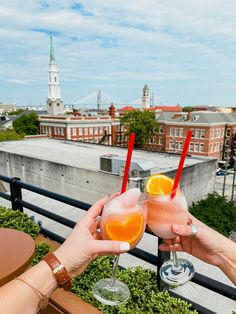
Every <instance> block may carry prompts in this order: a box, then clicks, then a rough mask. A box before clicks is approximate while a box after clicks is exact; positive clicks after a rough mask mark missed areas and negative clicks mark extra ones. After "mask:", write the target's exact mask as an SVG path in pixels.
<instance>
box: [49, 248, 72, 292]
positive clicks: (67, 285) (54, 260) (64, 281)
mask: <svg viewBox="0 0 236 314" xmlns="http://www.w3.org/2000/svg"><path fill="white" fill-rule="evenodd" d="M59 258H60V257H59ZM59 258H58V255H56V254H54V253H52V252H49V253H47V254H46V255H45V256H44V258H43V260H44V262H46V264H47V265H48V266H49V267H50V268H51V271H52V273H53V275H54V277H55V279H56V281H57V284H58V286H59V287H60V288H63V289H64V290H70V289H71V275H70V273H69V272H68V270H67V269H66V267H65V265H64V264H62V262H61V260H60V259H59Z"/></svg>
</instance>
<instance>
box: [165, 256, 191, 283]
mask: <svg viewBox="0 0 236 314" xmlns="http://www.w3.org/2000/svg"><path fill="white" fill-rule="evenodd" d="M159 272H160V276H161V279H162V280H163V281H164V282H165V283H167V284H169V285H172V286H180V285H183V284H185V283H186V282H188V281H189V280H191V279H192V278H193V275H194V267H193V264H192V263H190V262H189V261H187V260H185V259H182V258H179V259H178V265H175V264H174V260H173V259H170V260H169V261H167V262H165V263H164V264H163V265H162V266H161V268H160V271H159Z"/></svg>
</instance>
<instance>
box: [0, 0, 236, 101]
mask: <svg viewBox="0 0 236 314" xmlns="http://www.w3.org/2000/svg"><path fill="white" fill-rule="evenodd" d="M79 4H80V5H79ZM0 20H1V28H0V40H1V43H2V45H1V50H0V71H1V73H4V77H2V78H1V82H3V81H4V80H5V83H6V85H7V84H9V83H10V80H12V78H14V79H13V80H16V82H17V81H18V82H28V83H27V84H31V86H32V85H34V84H35V86H34V89H32V90H33V91H32V93H31V91H29V90H27V93H26V92H25V89H24V84H22V90H19V89H18V90H17V92H18V93H21V95H19V97H18V96H17V95H14V97H17V98H21V99H22V101H32V102H34V101H35V102H36V103H37V102H42V101H44V99H45V97H46V95H45V94H41V93H42V92H44V90H45V85H46V84H47V67H48V59H49V57H48V54H49V48H48V44H49V40H48V33H47V32H49V31H52V32H56V36H55V38H54V45H55V51H56V60H57V62H58V65H59V70H60V75H61V84H62V88H63V90H62V94H64V95H65V97H67V99H68V100H69V99H72V98H73V96H74V95H73V93H74V94H77V93H78V88H80V89H81V95H82V94H84V93H86V91H88V92H89V91H90V90H91V87H92V88H93V87H94V86H96V89H97V88H99V86H104V87H105V88H106V90H107V89H109V88H111V92H109V91H107V92H109V93H110V94H111V93H112V92H114V93H116V94H115V95H114V96H115V97H117V98H123V99H126V101H127V100H128V99H129V98H130V99H132V98H134V97H133V96H134V95H133V94H134V90H135V89H137V88H140V86H142V85H144V84H145V83H148V84H154V85H155V87H154V88H153V89H157V90H159V89H161V88H162V89H163V93H165V91H166V90H167V89H168V87H167V84H169V87H170V88H171V86H172V89H173V90H175V86H174V84H176V86H179V89H180V92H181V91H182V92H183V93H185V90H186V87H185V86H186V81H188V80H189V81H191V82H192V84H195V85H194V88H195V89H196V88H198V89H199V92H198V93H197V99H196V93H194V94H192V96H191V94H189V93H188V94H187V95H186V97H190V99H189V100H188V99H186V102H188V101H189V102H191V101H192V102H194V101H195V102H196V101H202V102H203V99H202V98H203V97H206V101H204V103H206V102H207V101H209V102H211V103H212V102H214V101H215V100H217V101H219V99H221V100H222V101H223V102H224V104H227V102H228V101H229V100H230V101H231V103H232V102H233V101H234V102H235V103H236V98H235V97H236V96H235V93H233V91H231V90H230V89H229V88H228V89H227V90H224V89H223V88H222V89H221V90H219V91H220V92H221V95H219V92H217V91H216V93H215V94H212V93H211V94H209V95H208V94H207V84H206V82H207V81H209V84H219V82H220V81H224V80H226V82H225V85H226V83H227V82H228V84H227V86H233V85H234V83H235V84H236V81H235V78H234V77H233V76H230V75H228V74H226V73H230V72H235V70H236V65H235V57H234V54H235V50H236V4H235V0H224V1H222V0H207V1H205V0H178V1H173V0H166V1H161V0H145V1H144V0H136V1H120V0H119V1H118V0H109V1H107V0H99V1H94V0H86V1H85V0H81V1H80V2H78V1H75V0H63V1H59V0H51V1H49V0H35V1H26V0H11V2H9V4H8V3H7V2H6V1H5V0H4V1H3V0H0ZM124 80H125V82H127V84H128V85H127V87H128V88H127V89H125V92H124V90H123V88H122V85H123V81H124ZM16 82H15V83H16ZM202 82H205V83H204V84H202ZM11 83H13V82H11ZM18 84H20V83H18ZM115 86H117V88H115ZM156 86H157V87H156ZM158 86H159V87H158ZM198 86H199V87H198ZM222 86H223V85H222ZM204 89H205V90H204ZM37 90H38V92H37ZM127 90H128V91H127ZM122 93H125V94H124V95H122ZM136 93H137V94H138V93H141V91H136ZM3 95H4V97H5V98H7V99H6V100H8V101H9V100H10V99H11V97H12V93H10V92H9V95H8V94H7V88H6V89H5V91H4V94H3ZM219 96H220V97H219ZM2 97H3V96H2ZM163 97H164V98H166V97H165V95H163ZM0 100H4V99H0ZM65 101H66V99H65ZM170 101H173V102H177V96H175V95H172V96H171V98H170Z"/></svg>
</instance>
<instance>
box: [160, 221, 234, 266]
mask: <svg viewBox="0 0 236 314" xmlns="http://www.w3.org/2000/svg"><path fill="white" fill-rule="evenodd" d="M190 221H191V223H192V224H194V225H196V227H197V230H198V232H197V234H196V235H192V229H191V225H190V224H189V225H172V231H173V233H175V234H176V238H175V239H174V241H173V240H166V241H165V243H163V244H161V245H160V246H159V247H160V250H162V251H181V252H186V253H189V254H191V255H193V256H195V257H197V258H199V259H201V260H202V261H204V262H207V263H209V264H212V265H215V266H218V267H221V266H222V263H223V262H224V255H225V252H226V250H227V248H229V246H230V245H231V243H230V242H231V241H230V240H229V239H227V238H226V237H224V236H223V235H222V234H220V233H218V232H217V231H215V230H213V229H211V228H210V227H208V226H206V225H205V224H204V223H202V222H201V221H199V220H198V219H196V218H195V217H194V216H192V215H190ZM173 242H174V243H173Z"/></svg>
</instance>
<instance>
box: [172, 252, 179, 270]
mask: <svg viewBox="0 0 236 314" xmlns="http://www.w3.org/2000/svg"><path fill="white" fill-rule="evenodd" d="M172 257H173V263H174V267H178V266H179V261H178V257H177V253H176V252H175V251H172Z"/></svg>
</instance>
